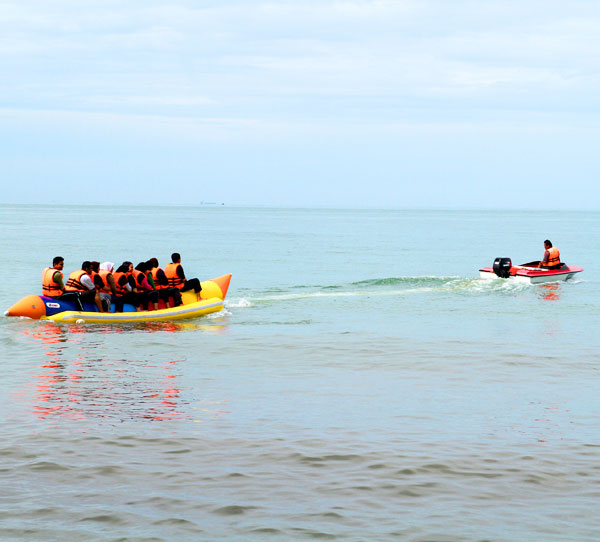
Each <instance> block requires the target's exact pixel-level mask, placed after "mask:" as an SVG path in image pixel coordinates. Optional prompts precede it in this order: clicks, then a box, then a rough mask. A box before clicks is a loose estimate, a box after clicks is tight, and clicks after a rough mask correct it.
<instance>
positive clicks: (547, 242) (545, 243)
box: [544, 239, 552, 248]
mask: <svg viewBox="0 0 600 542" xmlns="http://www.w3.org/2000/svg"><path fill="white" fill-rule="evenodd" d="M544 246H545V247H546V248H552V243H551V242H550V241H549V240H548V239H546V240H545V241H544Z"/></svg>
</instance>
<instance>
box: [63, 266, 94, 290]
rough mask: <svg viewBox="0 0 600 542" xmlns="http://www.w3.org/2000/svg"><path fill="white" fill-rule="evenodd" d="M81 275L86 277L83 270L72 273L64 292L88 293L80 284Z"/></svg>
mask: <svg viewBox="0 0 600 542" xmlns="http://www.w3.org/2000/svg"><path fill="white" fill-rule="evenodd" d="M83 275H87V273H86V272H85V271H84V270H83V269H80V270H79V271H73V272H72V273H71V274H70V275H69V278H68V280H67V283H66V284H65V292H89V289H88V287H87V286H85V285H84V284H83V283H82V282H81V277H83ZM88 276H89V275H88Z"/></svg>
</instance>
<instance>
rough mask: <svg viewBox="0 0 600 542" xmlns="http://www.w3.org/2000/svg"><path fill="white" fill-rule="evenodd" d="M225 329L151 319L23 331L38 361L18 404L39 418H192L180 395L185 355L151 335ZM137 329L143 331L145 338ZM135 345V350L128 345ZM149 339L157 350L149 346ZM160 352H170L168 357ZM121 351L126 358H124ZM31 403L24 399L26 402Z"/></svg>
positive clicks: (47, 326) (40, 324) (43, 326)
mask: <svg viewBox="0 0 600 542" xmlns="http://www.w3.org/2000/svg"><path fill="white" fill-rule="evenodd" d="M223 330H224V326H218V325H217V326H214V325H211V326H209V325H198V324H193V323H170V322H155V323H147V324H143V325H135V326H92V325H60V324H55V323H53V322H36V323H34V324H32V325H29V326H28V327H27V328H26V329H24V330H23V331H22V332H23V334H24V335H25V336H27V337H29V338H31V339H33V340H34V342H35V343H36V344H38V345H39V346H41V348H42V352H43V357H42V358H41V359H39V362H38V364H37V366H36V368H35V369H34V373H35V374H34V375H32V376H33V378H30V379H27V383H26V387H27V388H29V389H26V390H25V393H21V394H19V396H18V400H28V401H30V402H31V403H32V404H31V408H32V410H33V412H34V414H35V416H36V417H37V418H38V419H39V420H57V419H60V418H69V419H73V420H84V419H89V418H94V419H96V420H97V419H105V420H110V421H119V422H125V421H131V420H182V419H189V414H188V412H189V410H190V409H189V408H187V407H188V406H189V405H187V404H186V401H185V400H182V398H181V391H182V389H181V382H180V380H181V371H180V370H179V368H178V366H179V364H181V363H184V362H185V361H186V358H184V357H174V356H173V355H172V353H173V349H174V345H175V344H176V343H174V342H173V341H172V340H170V339H168V336H167V340H166V341H162V343H161V341H160V340H159V339H157V334H156V332H167V333H169V334H170V333H173V334H175V333H180V332H185V333H187V332H196V331H201V332H209V333H222V332H223ZM139 332H142V333H144V332H145V333H146V334H147V333H148V332H151V333H152V335H150V334H148V335H147V340H145V339H146V337H145V335H141V336H140V335H139ZM159 336H161V337H164V335H159ZM133 340H136V341H137V344H138V347H137V348H136V347H135V346H134V347H133V348H132V344H133V343H132V341H133ZM150 341H154V342H155V343H156V346H154V345H153V347H152V348H149V347H148V343H149V342H150ZM165 349H167V350H168V351H169V354H171V355H168V356H167V355H165V353H166V352H165ZM122 352H127V355H128V356H129V357H127V358H124V357H123V354H122ZM27 397H28V398H29V399H26V398H27Z"/></svg>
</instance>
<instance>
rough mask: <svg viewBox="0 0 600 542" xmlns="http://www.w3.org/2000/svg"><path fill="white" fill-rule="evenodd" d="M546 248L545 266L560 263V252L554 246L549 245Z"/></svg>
mask: <svg viewBox="0 0 600 542" xmlns="http://www.w3.org/2000/svg"><path fill="white" fill-rule="evenodd" d="M547 250H548V254H549V256H548V261H547V262H546V263H545V264H544V265H545V266H547V267H552V266H554V265H559V264H560V252H559V251H558V249H557V248H556V247H550V248H549V249H547Z"/></svg>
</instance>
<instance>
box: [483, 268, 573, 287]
mask: <svg viewBox="0 0 600 542" xmlns="http://www.w3.org/2000/svg"><path fill="white" fill-rule="evenodd" d="M582 271H583V269H582V268H581V267H575V266H573V265H571V266H569V265H564V266H563V267H561V268H560V269H542V268H539V267H529V266H527V265H515V266H512V267H511V268H510V271H509V276H508V277H506V278H507V279H508V280H516V281H518V282H526V283H528V284H542V283H544V282H559V281H565V280H569V279H571V278H573V277H574V276H575V275H576V274H577V273H581V272H582ZM479 276H480V277H481V278H482V279H497V278H500V277H498V275H497V274H496V273H495V272H494V269H493V268H492V267H483V268H481V269H480V270H479ZM502 278H504V277H502Z"/></svg>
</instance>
